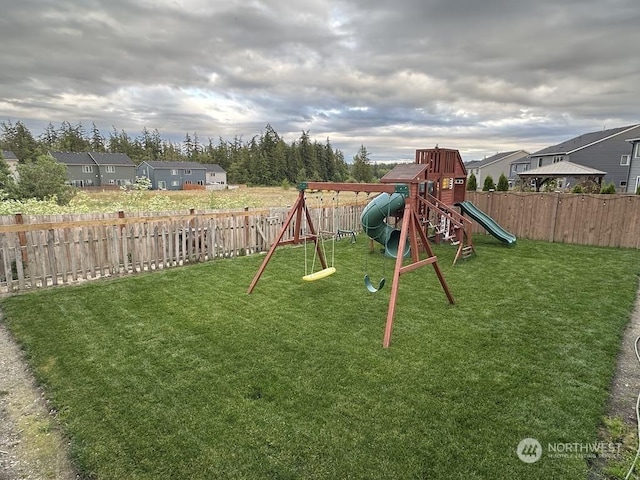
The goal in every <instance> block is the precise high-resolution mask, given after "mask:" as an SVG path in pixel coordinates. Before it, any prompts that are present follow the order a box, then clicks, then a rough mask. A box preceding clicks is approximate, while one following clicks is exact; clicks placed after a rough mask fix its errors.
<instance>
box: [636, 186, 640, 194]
mask: <svg viewBox="0 0 640 480" xmlns="http://www.w3.org/2000/svg"><path fill="white" fill-rule="evenodd" d="M636 195H640V185H638V188H636Z"/></svg>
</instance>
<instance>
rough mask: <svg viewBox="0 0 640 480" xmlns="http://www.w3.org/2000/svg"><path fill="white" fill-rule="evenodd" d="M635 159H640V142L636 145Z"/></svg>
mask: <svg viewBox="0 0 640 480" xmlns="http://www.w3.org/2000/svg"><path fill="white" fill-rule="evenodd" d="M635 157H636V158H640V142H638V143H636V154H635Z"/></svg>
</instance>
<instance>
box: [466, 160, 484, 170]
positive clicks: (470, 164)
mask: <svg viewBox="0 0 640 480" xmlns="http://www.w3.org/2000/svg"><path fill="white" fill-rule="evenodd" d="M480 163H482V160H471V161H470V162H465V164H464V166H465V168H476V167H479V166H480Z"/></svg>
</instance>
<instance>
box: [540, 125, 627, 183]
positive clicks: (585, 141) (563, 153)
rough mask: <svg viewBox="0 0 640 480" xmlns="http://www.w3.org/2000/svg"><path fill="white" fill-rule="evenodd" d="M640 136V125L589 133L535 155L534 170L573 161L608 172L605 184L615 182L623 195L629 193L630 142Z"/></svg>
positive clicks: (544, 149)
mask: <svg viewBox="0 0 640 480" xmlns="http://www.w3.org/2000/svg"><path fill="white" fill-rule="evenodd" d="M639 135H640V124H637V125H629V126H626V127H619V128H612V129H608V130H602V131H598V132H591V133H585V134H583V135H580V136H578V137H575V138H572V139H570V140H567V141H565V142H562V143H559V144H557V145H552V146H551V147H547V148H543V149H542V150H539V151H537V152H535V153H532V154H531V164H530V169H536V168H540V167H544V166H546V165H550V164H553V163H558V162H562V161H570V162H572V163H577V164H578V165H583V166H585V167H590V168H594V169H597V170H602V171H604V172H607V174H606V176H605V177H604V182H607V183H608V182H613V184H614V185H615V186H616V188H617V189H618V190H619V191H623V192H625V191H627V189H628V185H627V183H628V181H629V166H630V164H631V155H630V154H629V142H628V141H627V139H629V138H630V137H636V136H639ZM558 186H559V187H562V186H563V185H558ZM565 186H566V185H565Z"/></svg>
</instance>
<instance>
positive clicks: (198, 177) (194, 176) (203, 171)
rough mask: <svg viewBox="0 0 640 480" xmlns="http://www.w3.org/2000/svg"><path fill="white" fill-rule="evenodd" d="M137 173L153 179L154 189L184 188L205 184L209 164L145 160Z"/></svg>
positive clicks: (152, 185) (139, 175) (152, 186)
mask: <svg viewBox="0 0 640 480" xmlns="http://www.w3.org/2000/svg"><path fill="white" fill-rule="evenodd" d="M136 173H137V176H138V177H147V178H148V179H149V180H151V188H152V189H153V190H183V189H184V186H185V185H202V186H204V185H205V184H206V182H207V166H206V165H204V164H202V163H198V162H161V161H157V160H145V161H144V162H142V163H141V164H140V165H138V168H137V169H136ZM225 182H226V173H225Z"/></svg>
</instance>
